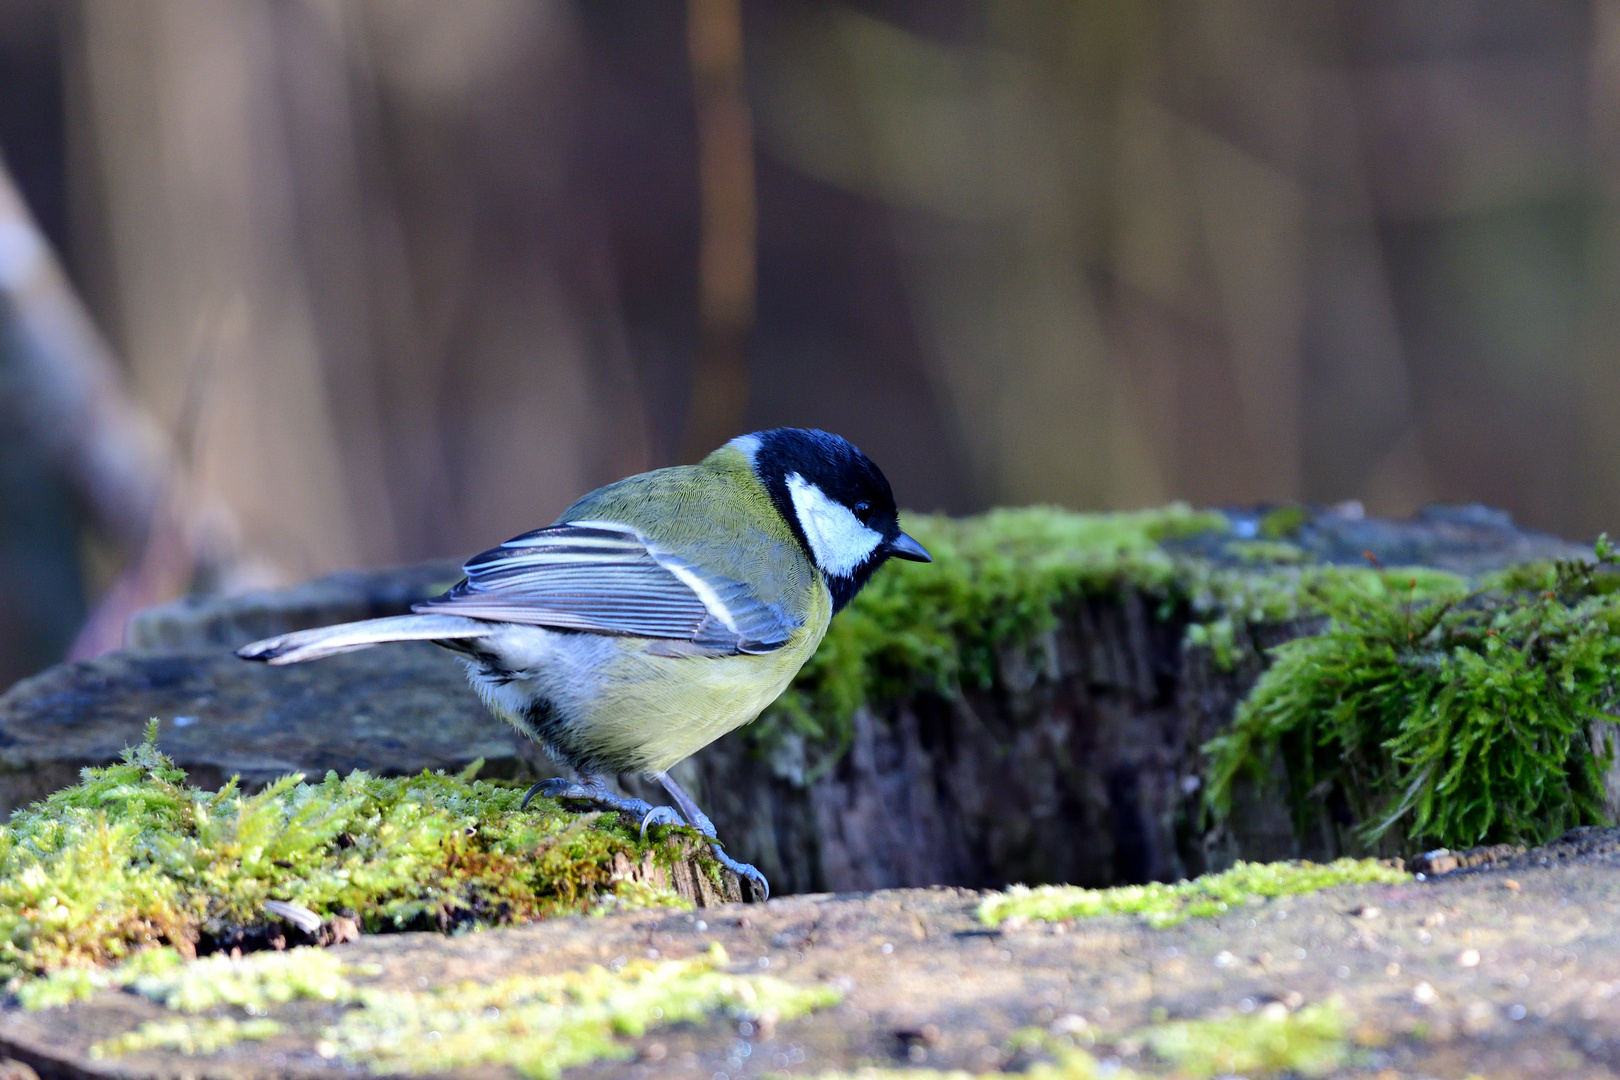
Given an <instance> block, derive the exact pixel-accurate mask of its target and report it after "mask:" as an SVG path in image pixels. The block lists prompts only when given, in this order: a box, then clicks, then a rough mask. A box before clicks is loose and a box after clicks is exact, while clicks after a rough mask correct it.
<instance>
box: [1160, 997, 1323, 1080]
mask: <svg viewBox="0 0 1620 1080" xmlns="http://www.w3.org/2000/svg"><path fill="white" fill-rule="evenodd" d="M1349 1027H1350V1022H1349V1019H1348V1017H1347V1016H1346V1015H1345V1013H1344V1010H1343V1009H1342V1008H1341V1007H1340V1006H1339V1004H1338V1003H1337V1002H1334V1001H1329V1002H1324V1003H1322V1004H1319V1005H1307V1006H1305V1007H1304V1008H1303V1009H1299V1010H1298V1011H1296V1012H1289V1011H1288V1010H1287V1009H1285V1008H1284V1007H1283V1006H1282V1005H1280V1004H1279V1005H1268V1006H1266V1007H1265V1008H1263V1009H1259V1010H1257V1011H1255V1012H1253V1013H1250V1014H1248V1015H1247V1016H1232V1017H1227V1018H1224V1019H1218V1020H1181V1021H1176V1022H1174V1023H1169V1024H1157V1025H1155V1026H1153V1027H1150V1028H1146V1029H1144V1030H1143V1031H1142V1032H1140V1033H1139V1034H1140V1037H1141V1039H1142V1040H1143V1042H1144V1043H1145V1044H1146V1045H1147V1047H1148V1049H1150V1050H1152V1051H1153V1054H1154V1056H1155V1057H1157V1058H1159V1059H1161V1060H1163V1061H1165V1062H1167V1063H1169V1064H1170V1065H1173V1066H1174V1067H1175V1070H1176V1075H1177V1076H1184V1077H1194V1078H1198V1080H1204V1078H1206V1077H1213V1076H1232V1075H1240V1076H1275V1075H1277V1074H1279V1073H1289V1074H1297V1075H1299V1076H1323V1075H1325V1074H1327V1073H1330V1072H1332V1071H1333V1070H1334V1069H1336V1068H1338V1067H1339V1066H1340V1065H1341V1064H1343V1063H1344V1061H1345V1059H1346V1057H1348V1056H1349V1052H1350V1045H1349V1042H1348V1040H1347V1038H1346V1034H1347V1032H1348V1030H1349Z"/></svg>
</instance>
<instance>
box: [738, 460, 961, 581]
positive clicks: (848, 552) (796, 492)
mask: <svg viewBox="0 0 1620 1080" xmlns="http://www.w3.org/2000/svg"><path fill="white" fill-rule="evenodd" d="M731 445H732V446H734V447H736V448H737V449H739V450H741V451H743V452H744V453H746V454H748V455H749V456H750V457H751V458H752V459H753V462H754V473H755V475H757V476H758V477H759V478H760V480H761V481H763V482H764V484H765V490H766V491H768V492H770V496H771V502H772V503H774V504H775V505H776V509H777V512H778V513H780V514H781V515H782V517H783V519H784V520H786V521H787V523H788V526H789V527H790V528H792V530H793V535H794V536H796V537H798V539H799V543H801V544H803V545H804V550H805V551H806V552H807V553H808V554H809V556H810V559H811V561H812V562H814V563H815V564H816V567H817V568H818V569H820V571H821V572H822V574H823V575H824V576H825V577H826V579H827V587H828V589H830V590H831V592H832V598H833V611H835V612H836V611H839V610H841V609H842V608H843V606H844V605H845V604H847V603H849V602H850V600H852V599H853V598H854V596H855V594H856V593H858V592H860V591H861V586H863V585H865V584H866V582H867V580H868V579H869V578H870V577H871V576H872V572H873V571H874V570H876V569H877V568H878V567H879V566H882V565H883V562H884V560H885V559H889V558H896V559H912V560H914V561H916V562H931V561H932V560H931V559H930V558H929V557H928V552H927V551H925V550H923V546H922V545H921V544H919V543H917V541H915V540H913V539H912V538H911V537H909V536H907V535H906V534H905V533H903V532H901V531H900V513H899V511H898V510H897V509H896V508H895V505H894V492H892V491H890V490H889V481H888V480H887V479H885V478H884V476H883V473H882V471H881V470H880V469H879V468H878V467H877V466H876V465H874V464H872V459H871V458H869V457H867V456H866V455H865V454H863V453H861V452H860V451H859V450H857V449H855V447H854V446H853V445H851V444H850V442H849V441H848V440H846V439H841V438H839V437H838V436H837V435H830V434H828V433H827V432H825V431H815V430H805V429H803V428H776V429H774V430H771V431H760V432H756V433H755V434H753V435H743V436H741V437H740V438H737V439H733V440H732V443H731Z"/></svg>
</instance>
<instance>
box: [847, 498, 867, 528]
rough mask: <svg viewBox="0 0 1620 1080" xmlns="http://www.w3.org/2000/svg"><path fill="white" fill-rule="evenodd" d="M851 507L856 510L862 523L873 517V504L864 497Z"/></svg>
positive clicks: (856, 514)
mask: <svg viewBox="0 0 1620 1080" xmlns="http://www.w3.org/2000/svg"><path fill="white" fill-rule="evenodd" d="M850 509H851V510H853V511H855V516H856V517H857V518H858V519H860V523H861V524H862V525H865V524H866V523H867V522H868V521H870V520H871V519H872V504H871V503H869V502H867V501H865V500H864V499H863V500H861V501H860V502H858V503H856V504H855V505H854V506H852V507H850Z"/></svg>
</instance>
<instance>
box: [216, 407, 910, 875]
mask: <svg viewBox="0 0 1620 1080" xmlns="http://www.w3.org/2000/svg"><path fill="white" fill-rule="evenodd" d="M890 558H898V559H911V560H914V561H917V562H930V561H932V560H931V559H930V558H929V555H928V552H927V551H925V550H924V549H923V547H922V545H921V544H919V543H917V541H915V540H913V539H912V538H911V537H909V536H907V535H906V534H905V533H903V532H901V531H900V523H899V515H898V511H897V510H896V509H895V504H894V495H893V493H892V492H891V491H890V489H889V482H888V480H886V479H885V478H884V476H883V473H882V472H880V471H879V470H878V467H877V466H876V465H874V464H873V463H872V461H871V460H870V459H869V458H868V457H867V456H866V455H865V454H863V453H861V452H860V451H859V450H857V449H856V448H855V447H854V446H852V445H851V444H850V443H849V442H847V441H846V440H844V439H842V438H839V437H838V436H837V435H830V434H828V433H827V432H824V431H813V430H801V429H797V428H777V429H775V430H772V431H761V432H757V433H755V434H752V435H743V436H740V437H738V438H735V439H732V440H731V441H730V442H728V443H727V444H726V445H724V446H722V447H721V448H720V449H718V450H716V451H715V452H714V453H712V454H710V455H709V456H708V457H706V458H704V459H703V460H702V461H701V462H699V463H698V464H696V465H683V466H677V467H674V468H668V469H658V470H655V471H653V472H648V473H641V474H640V475H637V476H632V477H629V478H627V479H624V480H620V481H618V482H617V483H614V484H609V485H607V486H606V487H603V488H598V489H597V490H595V491H593V492H591V493H590V494H589V495H586V496H585V497H584V498H582V499H580V500H579V501H578V502H576V503H574V505H572V506H570V507H569V508H568V509H567V510H565V511H563V513H562V515H561V516H560V517H559V518H558V519H557V520H556V521H555V522H553V523H552V524H550V525H547V526H546V527H545V528H543V529H536V530H535V531H533V532H528V533H524V534H523V535H522V536H517V537H514V538H512V539H511V540H508V541H507V542H506V543H504V544H502V545H501V546H500V547H497V548H493V549H491V550H489V551H486V552H484V553H483V554H482V555H479V556H477V557H475V558H474V559H473V560H472V561H471V562H469V563H467V565H466V566H465V567H463V570H464V571H465V573H466V575H467V576H466V578H465V579H464V580H463V581H461V582H460V583H459V584H457V585H456V586H455V587H454V588H452V589H450V590H449V591H448V592H446V593H444V594H443V595H442V596H438V597H435V598H434V599H432V600H428V601H426V602H424V603H420V604H416V605H415V606H414V608H413V609H412V610H413V611H415V612H416V614H413V615H400V616H394V617H391V618H382V619H368V620H366V621H364V622H353V623H345V624H343V625H340V626H329V627H324V628H321V629H316V630H303V631H299V632H297V633H292V634H283V635H280V636H278V637H273V638H267V639H265V640H263V641H256V642H254V643H253V644H251V645H247V646H244V647H243V648H241V649H239V650H237V655H238V656H241V657H243V658H245V659H249V660H264V661H268V662H269V663H272V664H294V663H298V662H300V661H304V660H316V659H319V658H321V657H323V656H332V655H334V654H336V653H341V652H348V651H350V650H353V649H364V648H368V647H370V646H372V645H378V644H382V643H384V642H389V641H431V642H434V643H435V644H437V645H442V646H443V647H445V648H447V649H450V650H452V651H454V652H456V653H459V654H460V656H461V658H462V662H463V664H464V665H465V666H466V669H467V679H468V681H469V682H471V683H472V686H473V689H475V690H476V691H477V692H478V695H479V696H480V697H481V698H482V699H483V700H484V703H485V704H486V705H487V706H488V707H489V709H490V711H491V712H493V713H494V714H495V715H496V716H498V717H500V718H501V719H502V720H505V721H506V722H507V723H509V724H511V725H512V726H513V727H514V728H516V729H517V730H518V731H520V732H522V733H523V734H524V735H526V736H528V737H529V738H530V739H533V740H534V741H535V742H537V743H539V744H540V745H541V746H542V747H544V748H545V749H546V750H547V751H548V752H549V753H550V754H551V756H552V757H553V758H554V759H555V760H556V761H557V762H558V763H559V764H561V765H563V766H564V767H565V768H567V769H568V770H570V771H572V773H573V774H574V775H575V777H576V779H575V780H572V781H570V780H564V779H560V778H559V779H554V780H548V781H543V782H541V783H539V784H536V785H535V786H534V787H533V788H531V789H530V790H529V793H528V795H527V796H525V797H524V804H525V805H527V804H528V801H529V799H530V798H532V797H533V796H534V795H535V794H536V793H540V794H545V795H548V796H551V797H555V798H559V799H565V800H571V801H576V802H583V803H587V804H590V805H594V806H598V807H602V808H607V809H613V810H622V811H625V812H628V813H631V814H633V815H635V816H637V817H638V818H640V820H641V823H642V831H643V833H645V832H646V829H647V826H648V825H651V824H654V823H666V824H675V823H679V822H680V820H681V818H680V817H677V816H676V814H675V812H674V810H672V809H671V808H669V807H667V806H659V807H654V806H651V805H649V804H648V803H646V802H644V801H642V800H640V799H626V798H622V797H620V796H618V795H615V794H614V793H613V792H611V791H610V790H609V789H608V786H607V781H606V779H605V777H607V776H611V775H615V774H618V773H642V774H644V775H646V776H649V777H652V778H654V779H656V780H658V781H659V782H660V783H661V784H662V785H663V787H664V789H665V790H666V791H668V792H669V794H670V797H671V798H672V799H673V800H674V802H675V805H676V806H677V807H679V808H680V814H681V815H682V816H684V818H685V821H686V823H688V824H690V825H692V826H694V827H696V828H697V829H699V830H700V831H702V832H703V834H704V835H705V836H708V837H709V838H710V839H711V841H712V840H714V839H715V829H714V825H713V824H712V823H711V822H710V821H709V819H708V817H707V816H706V815H705V814H704V813H703V811H702V810H700V809H698V807H697V804H696V803H695V802H693V801H692V799H691V797H690V796H688V795H687V793H686V792H685V791H683V790H682V789H681V787H680V785H679V784H677V783H676V782H675V781H674V780H673V779H671V778H670V776H669V769H670V768H671V767H672V766H674V765H675V764H676V763H677V762H679V761H682V760H684V759H685V758H687V757H689V756H690V755H692V754H694V753H696V752H697V751H698V750H701V749H702V748H703V747H705V746H707V745H708V744H709V743H711V742H713V741H714V740H715V739H718V738H719V737H720V736H722V735H724V734H725V733H726V732H728V731H731V730H732V729H734V728H737V727H740V726H741V725H743V724H746V723H748V722H749V721H750V720H753V719H754V718H755V717H756V716H758V715H759V714H760V712H761V711H762V710H763V709H764V708H765V707H766V706H767V705H769V704H770V703H771V702H772V701H774V700H776V697H777V695H779V694H780V693H781V692H782V691H783V690H784V689H786V687H787V685H788V682H789V681H790V680H792V678H793V676H794V675H795V674H797V673H798V671H799V668H800V667H802V666H803V665H804V662H805V661H806V660H807V659H809V658H810V656H811V654H812V653H814V652H815V651H816V647H817V646H818V645H819V644H820V643H821V638H822V635H824V634H825V633H826V632H827V624H828V622H829V621H830V620H831V619H832V617H833V616H834V615H835V614H837V613H838V611H839V610H840V609H842V608H843V607H844V605H846V604H848V603H849V602H850V600H851V599H852V598H853V597H854V596H855V594H856V593H857V592H859V591H860V590H861V587H862V586H863V585H865V584H866V582H867V581H868V580H869V579H870V578H871V576H872V574H873V572H874V571H876V570H877V568H878V567H879V566H881V565H883V563H884V561H885V560H887V559H890ZM712 846H713V848H714V851H715V855H716V856H717V857H718V858H719V859H720V861H721V862H723V863H725V864H726V865H727V866H729V867H731V868H732V869H733V870H735V871H737V873H739V874H741V875H744V876H746V877H749V878H752V879H753V880H755V881H756V882H758V884H759V886H760V888H761V889H762V891H764V892H765V893H766V894H767V895H768V894H769V884H768V883H767V882H766V881H765V877H764V875H763V874H761V873H760V872H759V871H758V870H756V869H755V868H754V867H752V866H749V865H747V864H746V863H739V862H737V861H736V860H734V859H732V858H731V857H730V856H728V855H727V854H726V853H725V852H724V851H723V850H722V849H721V848H720V846H719V844H718V843H716V844H713V845H712Z"/></svg>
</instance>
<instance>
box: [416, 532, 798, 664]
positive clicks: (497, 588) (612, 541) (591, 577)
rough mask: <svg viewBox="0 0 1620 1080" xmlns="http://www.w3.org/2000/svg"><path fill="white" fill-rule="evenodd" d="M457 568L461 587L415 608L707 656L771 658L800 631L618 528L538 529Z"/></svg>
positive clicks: (724, 582) (744, 590)
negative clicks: (687, 647) (678, 644)
mask: <svg viewBox="0 0 1620 1080" xmlns="http://www.w3.org/2000/svg"><path fill="white" fill-rule="evenodd" d="M462 569H463V570H464V571H465V572H466V574H467V579H466V580H465V581H463V582H461V584H459V585H457V586H456V587H455V588H453V589H451V590H450V591H449V592H447V593H445V594H444V595H443V596H440V597H437V598H435V599H433V600H428V601H426V602H424V603H420V604H417V605H416V606H415V609H414V610H416V611H421V612H443V613H445V614H453V615H463V616H467V617H470V618H474V619H491V620H497V621H501V622H515V623H526V624H530V625H533V626H545V627H550V628H552V629H558V630H582V631H586V632H590V633H597V634H621V635H626V636H630V637H646V638H662V639H667V640H672V641H684V642H690V643H691V644H692V646H694V647H695V649H696V651H699V652H702V653H707V654H712V655H727V654H734V653H758V652H770V651H771V650H773V649H776V648H780V647H781V646H782V645H784V644H785V643H786V642H787V640H788V638H789V637H790V636H791V635H792V633H793V631H794V630H795V629H797V627H798V623H797V622H796V621H795V620H793V619H791V618H789V617H788V616H787V615H786V614H784V613H783V612H782V611H781V609H780V608H777V607H776V606H774V605H770V604H765V603H762V602H761V601H760V600H759V598H758V597H757V596H755V595H754V592H753V590H751V589H750V588H749V587H748V586H747V585H746V584H744V583H742V582H740V581H734V580H732V579H730V578H726V577H722V576H720V575H717V574H714V573H712V572H708V571H705V570H704V569H703V568H702V567H701V566H699V565H698V564H696V563H694V562H692V561H691V560H689V559H685V558H682V557H681V556H679V555H676V554H674V553H673V552H670V551H666V550H664V549H662V548H660V547H659V546H658V545H657V544H655V543H653V542H651V541H649V540H648V539H647V538H646V537H644V536H643V535H641V533H639V532H638V531H637V530H635V529H634V528H632V527H630V526H628V525H622V524H619V523H617V522H611V521H589V520H586V521H569V522H564V523H562V524H560V525H550V526H547V527H546V528H544V529H536V530H535V531H534V532H530V533H524V534H523V535H522V536H518V537H514V538H513V539H511V540H508V541H507V542H506V543H504V544H502V545H501V546H500V547H498V548H492V549H491V550H489V551H486V552H484V553H483V554H482V555H479V556H477V557H476V558H474V559H473V560H472V561H470V562H469V563H467V565H466V566H465V567H463V568H462Z"/></svg>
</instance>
